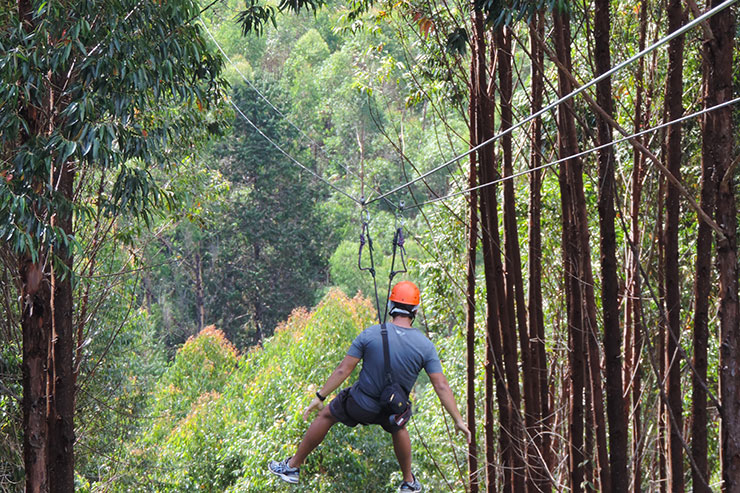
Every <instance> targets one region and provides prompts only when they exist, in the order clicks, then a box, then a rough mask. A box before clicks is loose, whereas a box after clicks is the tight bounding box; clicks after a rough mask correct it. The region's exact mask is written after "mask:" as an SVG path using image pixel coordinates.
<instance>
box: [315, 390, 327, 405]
mask: <svg viewBox="0 0 740 493" xmlns="http://www.w3.org/2000/svg"><path fill="white" fill-rule="evenodd" d="M316 398H317V399H318V400H320V401H321V402H324V401H325V400H326V396H324V395H321V394H320V393H319V391H318V390H317V391H316Z"/></svg>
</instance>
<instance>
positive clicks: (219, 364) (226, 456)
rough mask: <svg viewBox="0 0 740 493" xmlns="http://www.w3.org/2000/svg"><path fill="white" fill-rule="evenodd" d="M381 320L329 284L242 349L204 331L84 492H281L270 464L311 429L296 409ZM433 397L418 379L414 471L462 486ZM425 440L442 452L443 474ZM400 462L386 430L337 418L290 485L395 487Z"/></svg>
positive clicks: (438, 483)
mask: <svg viewBox="0 0 740 493" xmlns="http://www.w3.org/2000/svg"><path fill="white" fill-rule="evenodd" d="M374 318H375V313H374V311H373V308H372V305H371V304H370V303H369V301H368V300H366V299H364V298H361V297H355V298H351V299H350V298H348V297H347V296H346V295H344V294H343V293H341V292H340V291H337V290H333V291H331V292H329V293H328V294H327V295H326V296H325V297H324V299H323V300H322V301H321V302H320V303H319V305H318V306H317V307H316V308H315V309H314V310H312V311H306V310H304V309H297V310H295V311H294V312H293V314H292V315H291V316H290V318H289V319H288V320H287V321H286V322H284V323H283V324H281V325H280V326H279V327H277V328H276V329H275V334H274V335H273V336H272V337H270V338H268V339H266V340H265V341H264V344H263V345H262V346H261V347H260V346H258V347H255V348H253V349H251V350H250V351H249V352H248V353H246V354H239V353H238V351H237V350H236V349H235V348H234V347H233V345H232V344H231V343H230V342H228V340H227V339H226V338H225V337H224V335H223V333H222V332H220V331H219V330H218V329H216V328H215V327H213V326H209V327H206V328H205V329H203V330H202V331H201V332H200V333H199V334H198V335H196V336H193V337H191V338H190V339H189V340H188V341H187V342H186V343H185V345H183V346H182V348H181V349H180V350H179V351H178V352H177V355H176V357H175V358H174V361H173V362H172V363H171V365H170V366H169V367H168V368H167V369H166V370H165V371H164V373H163V374H162V376H161V378H160V379H159V380H158V381H157V382H156V384H155V386H154V391H153V392H152V394H151V399H150V402H149V403H148V412H147V414H148V415H150V416H151V417H152V420H151V424H149V425H148V426H145V427H143V429H142V430H141V431H140V432H139V433H138V434H136V435H135V436H134V438H133V440H131V441H130V442H129V443H125V444H123V445H122V447H123V449H124V450H122V452H121V457H122V460H120V461H119V463H118V464H116V465H115V466H114V465H111V469H110V470H109V472H108V475H107V477H106V478H105V479H104V480H103V481H100V482H98V483H95V484H92V485H87V488H86V490H87V491H103V490H107V489H108V488H110V487H112V488H113V491H131V490H134V489H137V488H145V489H147V490H149V491H160V492H166V491H167V492H169V491H213V492H216V491H228V492H272V491H275V490H276V488H278V487H280V486H282V485H280V484H278V482H279V479H277V478H275V477H274V476H272V475H271V474H270V473H269V472H268V471H267V469H266V464H267V461H268V460H269V459H271V458H281V459H282V458H284V457H287V456H289V455H290V454H292V453H293V452H294V451H295V446H296V445H297V443H298V442H299V441H300V438H301V437H302V435H303V433H304V431H305V429H306V427H307V424H308V423H306V422H304V421H303V419H302V418H301V413H302V412H303V409H305V407H306V406H307V405H308V403H309V402H310V400H311V398H312V397H313V392H314V391H315V389H316V386H317V385H321V384H322V383H323V382H324V381H325V380H326V378H327V377H328V375H329V374H330V373H331V371H332V370H333V368H334V367H335V366H336V365H337V364H338V362H339V361H341V359H342V358H343V356H344V353H345V352H346V349H347V348H348V347H349V343H350V342H351V341H352V339H353V338H354V337H355V336H356V335H357V334H359V332H360V331H361V330H362V329H363V328H364V327H365V326H367V325H369V324H371V323H373V321H374ZM441 342H442V344H443V345H444V344H454V343H455V341H453V340H450V339H448V340H444V341H441ZM446 364H447V365H448V366H449V365H450V362H447V363H446ZM358 372H359V368H358V369H357V370H356V371H355V373H354V374H353V376H352V377H351V379H350V380H349V381H348V383H352V382H353V381H354V380H355V378H356V376H357V374H358ZM453 385H454V383H453ZM435 401H436V396H435V394H434V393H433V391H432V390H431V388H430V386H429V385H428V382H427V381H426V379H420V383H419V384H417V388H416V391H415V403H416V408H417V413H418V414H417V415H416V417H415V418H414V421H413V422H412V423H411V424H410V426H411V428H410V429H411V434H412V438H413V442H414V448H415V455H416V458H415V470H416V474H417V475H418V476H419V477H420V478H421V479H422V480H424V482H425V483H426V484H427V485H428V487H430V488H432V489H431V491H439V490H440V489H442V488H445V489H446V488H447V487H446V486H445V485H444V481H445V480H444V478H443V475H444V476H445V477H447V478H448V480H450V481H451V482H452V483H453V484H456V485H457V487H456V488H457V489H456V490H460V491H462V486H461V484H460V482H459V479H458V478H459V474H458V472H457V471H456V467H455V461H454V460H453V459H452V458H451V457H446V456H448V455H450V454H451V453H452V452H456V453H457V456H458V457H459V458H463V457H464V455H463V454H464V452H463V451H462V450H453V449H452V448H451V446H450V444H449V441H448V439H447V438H448V437H447V433H448V431H447V429H446V426H445V423H444V419H443V417H442V416H441V415H440V413H441V408H440V406H439V404H438V403H437V402H435ZM422 440H423V441H424V444H422ZM456 442H457V443H458V444H459V445H461V446H462V445H463V440H461V439H459V438H457V439H456ZM424 445H426V446H427V447H430V451H431V452H432V453H433V454H435V455H436V454H439V455H440V458H441V459H442V463H441V465H442V467H443V468H444V469H443V470H442V472H441V473H440V472H439V471H436V470H435V469H434V464H433V462H432V457H431V456H429V455H428V454H427V452H426V450H425V448H424ZM438 460H439V459H438ZM460 467H464V463H461V464H460ZM397 469H398V466H397V463H396V460H395V456H394V455H393V449H392V447H391V444H390V437H389V436H388V435H387V434H386V433H385V432H384V431H383V430H382V429H381V428H380V427H375V426H373V427H366V428H362V427H358V428H355V429H350V428H347V427H344V426H342V425H337V426H335V427H334V428H333V429H332V430H331V431H330V433H329V435H328V437H327V440H326V441H325V442H324V444H322V445H321V446H320V447H319V448H318V449H317V450H316V452H315V453H314V454H312V455H311V456H310V457H309V460H308V462H307V464H306V465H305V466H304V467H303V469H302V471H301V484H300V485H299V486H297V487H295V488H294V489H293V490H292V491H302V492H304V491H305V492H334V491H357V492H359V491H365V492H381V491H392V490H394V489H395V488H396V487H397V485H398V482H399V481H400V475H399V473H398V472H397ZM83 491H84V490H83Z"/></svg>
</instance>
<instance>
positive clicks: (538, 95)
mask: <svg viewBox="0 0 740 493" xmlns="http://www.w3.org/2000/svg"><path fill="white" fill-rule="evenodd" d="M529 28H530V33H531V34H530V36H531V39H530V45H531V47H530V51H531V54H532V58H533V60H532V104H531V113H532V114H535V113H537V112H538V111H539V110H540V109H541V108H542V99H543V93H544V88H545V84H544V75H543V71H542V67H543V66H544V52H543V50H542V45H541V44H540V43H539V42H537V39H542V37H543V36H544V28H545V23H544V15H543V13H542V11H541V10H540V11H537V12H536V13H535V14H534V17H533V19H532V22H531V23H530V26H529ZM541 146H542V119H541V118H536V119H535V120H534V121H533V122H532V131H531V144H530V163H529V166H530V168H531V169H533V170H534V171H532V173H530V175H529V176H530V194H529V195H530V204H529V340H530V341H532V343H531V348H532V369H533V371H534V372H535V373H536V379H535V381H534V382H533V384H534V387H535V393H534V398H535V403H534V406H535V413H536V414H535V417H536V419H537V427H536V429H535V433H534V437H535V439H534V443H535V447H536V450H538V451H539V453H540V454H541V456H542V469H538V468H535V469H534V471H533V474H535V483H536V486H535V488H536V489H535V491H549V490H550V488H551V485H550V481H549V475H548V472H547V471H548V470H549V468H550V466H551V464H553V459H552V454H551V453H550V441H551V440H550V434H549V433H548V430H547V428H546V427H545V420H546V418H547V416H548V415H549V409H548V405H547V404H548V385H547V361H546V355H545V323H544V315H543V309H542V232H541V216H542V171H540V170H539V167H540V165H541V164H542V151H541V149H540V148H541Z"/></svg>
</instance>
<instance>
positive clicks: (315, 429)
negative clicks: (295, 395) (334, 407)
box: [288, 406, 411, 467]
mask: <svg viewBox="0 0 740 493" xmlns="http://www.w3.org/2000/svg"><path fill="white" fill-rule="evenodd" d="M336 423H338V421H337V420H336V418H334V416H332V415H331V412H330V411H329V406H327V407H325V408H324V409H322V410H321V411H319V414H318V416H316V419H314V420H313V422H312V423H311V426H309V427H308V430H307V431H306V434H305V435H303V440H301V443H300V445H298V450H297V451H296V453H295V455H294V456H293V457H292V458H291V459H290V460H289V461H288V465H289V466H290V467H301V465H302V464H303V461H305V460H306V457H307V456H308V454H310V453H311V451H313V449H315V448H316V447H318V446H319V444H320V443H321V442H322V441H324V437H325V436H326V433H327V432H328V431H329V428H331V427H332V426H334V425H335V424H336ZM406 436H407V438H408V433H407V434H406ZM410 453H411V442H409V461H410V460H411V456H410ZM409 467H411V466H410V465H409Z"/></svg>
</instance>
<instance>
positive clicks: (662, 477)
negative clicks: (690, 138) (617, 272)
mask: <svg viewBox="0 0 740 493" xmlns="http://www.w3.org/2000/svg"><path fill="white" fill-rule="evenodd" d="M663 147H664V148H665V142H664V144H663ZM662 154H663V155H665V152H663V153H662ZM667 182H668V180H666V179H664V178H662V177H661V178H660V182H659V185H658V204H659V206H658V218H657V225H658V227H657V231H656V238H657V241H658V274H657V279H656V281H657V285H658V299H659V300H660V303H661V306H660V307H659V309H660V310H663V312H665V277H666V276H665V257H666V246H665V215H666V212H665V197H666V187H667V186H668V183H667ZM667 329H668V328H667V327H666V321H665V317H659V321H658V345H657V348H656V352H657V354H656V356H657V359H658V375H657V379H658V385H662V384H663V382H665V379H666V359H665V351H666V331H667ZM666 409H667V406H666V402H665V401H664V400H663V399H659V402H658V406H657V409H656V410H657V412H658V447H657V453H658V478H657V480H658V486H659V489H660V493H665V492H666V491H667V488H668V463H667V462H668V461H667V457H668V454H667V451H666V432H667V430H668V427H667V420H666Z"/></svg>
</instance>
